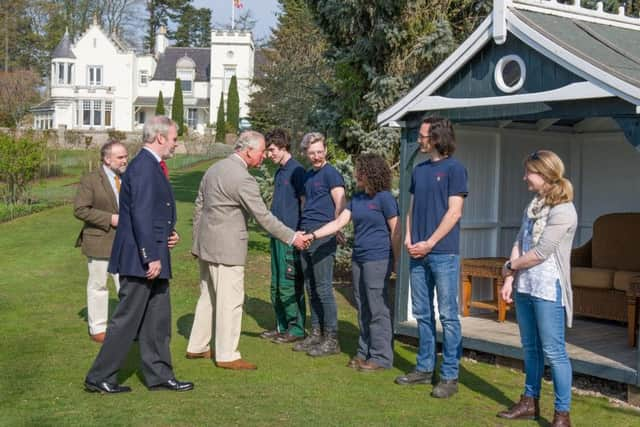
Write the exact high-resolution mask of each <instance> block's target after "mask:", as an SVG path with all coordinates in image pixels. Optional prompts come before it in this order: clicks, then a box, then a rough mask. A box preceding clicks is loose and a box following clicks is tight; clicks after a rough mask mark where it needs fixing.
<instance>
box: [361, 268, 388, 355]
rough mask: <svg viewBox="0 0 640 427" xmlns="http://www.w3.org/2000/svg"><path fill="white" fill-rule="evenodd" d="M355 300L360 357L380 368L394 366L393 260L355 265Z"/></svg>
mask: <svg viewBox="0 0 640 427" xmlns="http://www.w3.org/2000/svg"><path fill="white" fill-rule="evenodd" d="M351 271H352V275H353V296H354V299H355V302H356V307H357V309H358V324H359V326H360V337H359V338H358V354H357V356H358V357H360V358H361V359H365V360H371V361H372V362H375V363H376V364H378V365H380V366H384V367H385V368H390V367H391V366H392V365H393V328H392V326H391V308H390V307H389V276H390V275H391V260H390V259H388V258H387V259H383V260H379V261H365V262H358V261H352V263H351Z"/></svg>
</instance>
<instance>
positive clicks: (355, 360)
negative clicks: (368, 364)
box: [347, 356, 365, 369]
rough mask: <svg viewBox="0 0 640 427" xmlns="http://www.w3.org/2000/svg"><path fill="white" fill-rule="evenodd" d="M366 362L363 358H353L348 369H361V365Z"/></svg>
mask: <svg viewBox="0 0 640 427" xmlns="http://www.w3.org/2000/svg"><path fill="white" fill-rule="evenodd" d="M364 362H365V360H364V359H363V358H362V357H358V356H353V357H352V358H351V360H349V363H347V367H349V368H351V369H358V368H359V367H360V364H362V363H364Z"/></svg>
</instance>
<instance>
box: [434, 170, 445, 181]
mask: <svg viewBox="0 0 640 427" xmlns="http://www.w3.org/2000/svg"><path fill="white" fill-rule="evenodd" d="M446 177H447V174H446V173H444V172H436V181H440V180H441V179H442V178H446Z"/></svg>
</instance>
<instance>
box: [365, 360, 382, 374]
mask: <svg viewBox="0 0 640 427" xmlns="http://www.w3.org/2000/svg"><path fill="white" fill-rule="evenodd" d="M385 369H387V368H385V367H384V366H381V365H378V364H377V363H376V362H372V361H371V360H367V361H366V362H362V363H360V366H359V367H358V370H359V371H360V372H377V371H384V370H385Z"/></svg>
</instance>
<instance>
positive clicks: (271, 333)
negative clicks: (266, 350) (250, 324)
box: [260, 329, 280, 340]
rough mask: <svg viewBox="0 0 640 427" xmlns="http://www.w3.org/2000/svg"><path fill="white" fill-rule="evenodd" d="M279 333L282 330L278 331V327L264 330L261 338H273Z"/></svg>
mask: <svg viewBox="0 0 640 427" xmlns="http://www.w3.org/2000/svg"><path fill="white" fill-rule="evenodd" d="M279 335H280V332H278V330H277V329H273V330H270V331H262V333H261V334H260V338H262V339H263V340H271V339H274V338H275V337H277V336H279Z"/></svg>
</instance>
